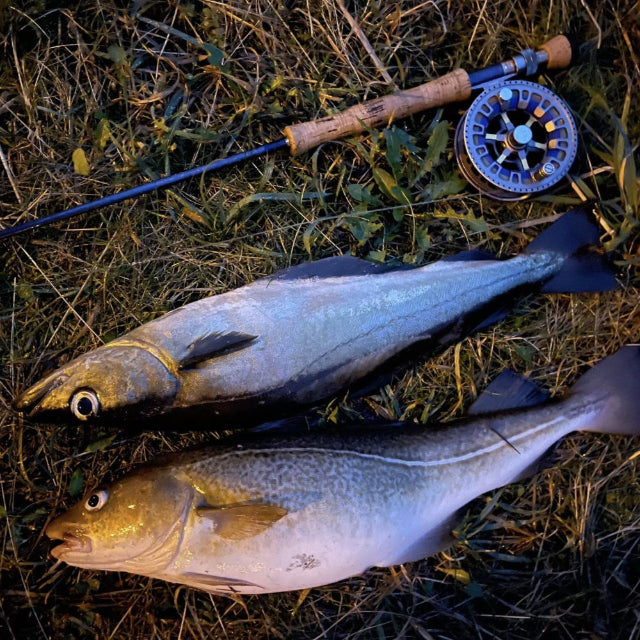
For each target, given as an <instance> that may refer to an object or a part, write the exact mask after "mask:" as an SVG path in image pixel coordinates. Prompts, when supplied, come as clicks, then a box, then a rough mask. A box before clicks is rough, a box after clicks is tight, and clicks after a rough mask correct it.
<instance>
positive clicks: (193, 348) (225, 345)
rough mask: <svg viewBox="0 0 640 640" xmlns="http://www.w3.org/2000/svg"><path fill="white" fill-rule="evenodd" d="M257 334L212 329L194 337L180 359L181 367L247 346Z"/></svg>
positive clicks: (190, 365)
mask: <svg viewBox="0 0 640 640" xmlns="http://www.w3.org/2000/svg"><path fill="white" fill-rule="evenodd" d="M257 337H258V336H252V335H250V334H248V333H242V332H241V331H214V332H212V333H208V334H206V335H204V336H200V337H199V338H196V339H195V340H194V341H193V342H192V343H191V344H190V345H189V346H188V347H187V353H186V354H185V356H184V357H183V358H181V359H180V362H179V363H178V366H179V367H180V368H181V369H186V368H188V367H192V366H193V365H195V364H198V363H199V362H202V361H203V360H210V359H211V358H215V357H219V356H221V355H222V354H223V353H229V352H230V351H235V350H236V349H244V348H245V347H248V346H249V344H250V343H251V342H253V341H254V340H255V339H256V338H257Z"/></svg>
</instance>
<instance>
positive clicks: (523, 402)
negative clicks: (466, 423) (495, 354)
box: [468, 369, 549, 415]
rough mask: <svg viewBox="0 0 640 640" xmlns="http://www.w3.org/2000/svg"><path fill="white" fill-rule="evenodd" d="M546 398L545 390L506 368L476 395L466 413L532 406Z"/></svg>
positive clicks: (547, 394) (547, 395)
mask: <svg viewBox="0 0 640 640" xmlns="http://www.w3.org/2000/svg"><path fill="white" fill-rule="evenodd" d="M548 398H549V393H548V392H547V391H543V390H542V389H540V388H539V387H538V386H537V385H536V384H535V383H533V382H531V380H527V378H523V377H522V376H519V375H518V374H517V373H514V372H513V371H511V370H510V369H506V370H505V371H503V372H502V373H501V374H500V375H499V376H498V377H497V378H496V379H495V380H493V382H491V384H490V385H489V386H488V387H487V388H486V389H485V390H484V391H483V392H482V393H481V394H480V395H479V396H478V399H477V400H476V401H475V402H474V403H473V405H471V408H470V409H469V412H468V413H469V415H479V414H481V413H495V412H496V411H507V410H509V409H519V408H522V407H534V406H535V405H538V404H542V403H543V402H545V401H546V400H547V399H548Z"/></svg>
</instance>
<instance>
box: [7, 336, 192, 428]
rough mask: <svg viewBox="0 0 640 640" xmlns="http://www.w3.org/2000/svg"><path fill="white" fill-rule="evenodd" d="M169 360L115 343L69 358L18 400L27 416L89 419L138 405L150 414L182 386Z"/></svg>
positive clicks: (141, 348) (139, 347)
mask: <svg viewBox="0 0 640 640" xmlns="http://www.w3.org/2000/svg"><path fill="white" fill-rule="evenodd" d="M174 368H175V367H173V366H172V362H171V360H170V358H168V357H164V356H163V354H162V353H161V352H160V351H159V350H158V349H153V348H149V347H148V346H147V345H143V344H140V345H138V344H135V343H123V342H122V341H117V342H114V343H112V344H108V345H105V346H103V347H100V348H98V349H96V350H94V351H91V352H89V353H87V354H84V355H82V356H80V357H79V358H76V359H75V360H72V361H71V362H69V363H68V364H66V365H65V366H63V367H61V368H60V369H58V370H56V371H54V372H53V373H52V374H51V375H49V376H47V377H46V378H44V379H42V380H40V381H39V382H38V383H36V384H35V385H33V386H32V387H30V388H29V389H27V390H26V391H25V392H24V393H22V394H21V395H20V396H18V397H17V398H16V400H15V401H14V407H15V408H16V409H18V410H19V411H25V412H26V413H27V414H28V416H29V417H30V418H34V417H37V418H41V419H51V420H56V419H57V420H66V419H68V418H69V417H75V418H77V419H78V420H90V419H95V418H98V417H103V416H111V417H116V416H117V415H118V414H126V412H127V409H128V408H130V407H133V406H135V407H136V413H137V414H140V413H142V415H144V413H145V412H144V411H141V410H140V408H141V407H144V406H145V405H146V406H147V407H148V412H147V413H149V414H151V413H153V412H154V411H157V410H159V408H161V407H162V406H164V405H165V404H166V403H168V402H171V400H172V399H173V398H174V396H175V395H176V393H177V392H178V390H179V388H180V381H179V379H178V375H177V372H176V371H174Z"/></svg>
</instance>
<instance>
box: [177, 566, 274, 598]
mask: <svg viewBox="0 0 640 640" xmlns="http://www.w3.org/2000/svg"><path fill="white" fill-rule="evenodd" d="M180 575H181V576H182V578H183V579H184V582H185V584H188V585H189V586H190V587H197V588H198V589H202V590H203V591H210V592H213V593H227V594H228V593H236V592H238V591H240V590H241V588H242V587H251V588H253V589H262V588H263V587H261V586H260V585H257V584H255V583H254V582H248V581H246V580H240V579H238V578H226V577H225V576H212V575H209V574H208V573H200V572H197V571H183V572H182V573H181V574H180Z"/></svg>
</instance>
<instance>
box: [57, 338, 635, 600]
mask: <svg viewBox="0 0 640 640" xmlns="http://www.w3.org/2000/svg"><path fill="white" fill-rule="evenodd" d="M470 413H471V414H472V417H470V418H468V419H466V420H463V421H459V422H457V423H451V424H449V425H445V426H443V427H442V428H439V429H426V428H424V427H418V426H410V427H409V426H393V427H375V428H374V427H373V425H369V428H368V429H367V430H364V431H363V430H359V431H358V430H353V429H343V430H341V431H340V432H337V433H327V432H319V433H312V434H306V435H294V436H291V435H289V436H285V437H283V436H282V435H278V434H273V433H272V434H262V435H261V437H256V436H255V435H254V438H253V440H249V439H247V436H246V435H245V439H244V440H238V439H236V440H232V441H230V442H229V443H227V444H221V443H217V444H216V445H214V446H209V447H207V448H204V449H201V450H194V451H192V452H184V453H180V454H174V455H170V456H169V457H166V458H164V459H161V460H158V461H156V462H152V463H151V464H149V465H147V466H145V467H142V468H140V469H138V470H137V471H134V472H133V473H131V474H130V475H127V476H125V477H123V478H122V479H121V480H120V481H117V482H115V484H113V485H111V486H110V487H105V488H101V489H98V490H96V491H93V492H91V493H90V495H88V496H87V497H86V499H85V500H84V501H83V502H81V503H79V504H77V505H76V506H74V507H72V508H71V509H70V510H69V511H68V512H67V513H65V514H64V515H62V516H60V517H59V518H58V519H56V520H54V521H53V522H52V523H51V524H50V525H49V526H48V528H47V529H46V533H47V535H48V536H49V537H50V538H53V539H56V540H58V539H59V540H62V541H63V542H62V543H61V544H59V545H58V546H55V547H54V548H53V550H52V554H53V556H54V557H56V558H58V559H60V560H63V561H65V562H67V563H69V564H71V565H75V566H78V567H85V568H88V569H104V570H111V571H128V572H131V573H136V574H142V575H145V576H151V577H154V578H161V579H163V580H167V581H170V582H176V583H182V584H186V585H190V586H192V587H196V588H199V589H204V590H206V591H210V592H215V593H225V592H226V593H229V592H240V593H268V592H277V591H287V590H295V589H304V588H310V587H316V586H320V585H325V584H329V583H332V582H335V581H338V580H342V579H345V578H347V577H350V576H353V575H356V574H361V573H362V572H364V571H365V570H366V569H367V568H368V567H371V566H373V565H377V566H381V567H386V566H389V565H394V564H399V563H404V562H409V561H414V560H418V559H421V558H424V557H425V556H427V555H429V554H432V553H434V552H436V551H438V550H440V549H442V548H443V547H444V546H446V545H447V540H450V539H451V538H450V537H449V532H450V531H451V528H452V525H453V522H454V520H453V518H454V517H455V514H456V512H457V511H458V510H459V509H460V508H461V507H463V506H464V505H465V504H466V503H467V502H469V501H470V500H472V499H473V498H475V497H477V496H478V495H480V494H482V493H484V492H486V491H490V490H492V489H495V488H497V487H500V486H502V485H505V484H507V483H509V482H513V481H515V480H516V479H520V478H522V477H524V476H526V475H527V474H528V473H530V471H531V469H532V467H533V466H534V465H535V463H536V461H538V460H540V458H541V457H542V456H543V454H544V453H545V452H546V451H547V449H549V447H551V446H552V445H553V444H554V443H555V442H556V441H558V440H559V439H560V438H562V437H563V436H566V435H567V434H569V433H571V432H573V431H578V430H584V431H596V432H606V433H614V434H629V435H640V346H626V347H623V348H621V349H620V350H619V351H618V352H617V353H616V354H614V355H613V356H611V357H609V358H607V359H605V360H603V361H602V362H600V363H599V364H598V365H596V366H595V367H594V368H592V369H591V370H589V371H588V372H587V373H586V374H585V375H584V376H583V377H582V378H581V379H579V380H578V382H577V383H576V384H575V385H574V386H573V387H572V388H571V389H570V392H569V394H568V395H567V397H565V398H564V399H562V400H555V401H548V400H547V398H546V395H545V394H543V393H542V392H541V391H540V390H539V389H538V388H537V387H536V386H535V385H534V384H533V383H532V382H531V381H529V380H527V379H524V378H521V377H518V376H516V375H515V374H514V373H512V372H504V373H503V374H501V375H500V376H498V378H496V379H495V380H494V382H493V383H492V384H491V385H490V386H489V387H488V389H487V390H486V391H485V393H484V394H483V395H481V396H480V397H479V398H478V400H477V402H476V404H475V405H474V406H473V407H472V409H471V411H470Z"/></svg>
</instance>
